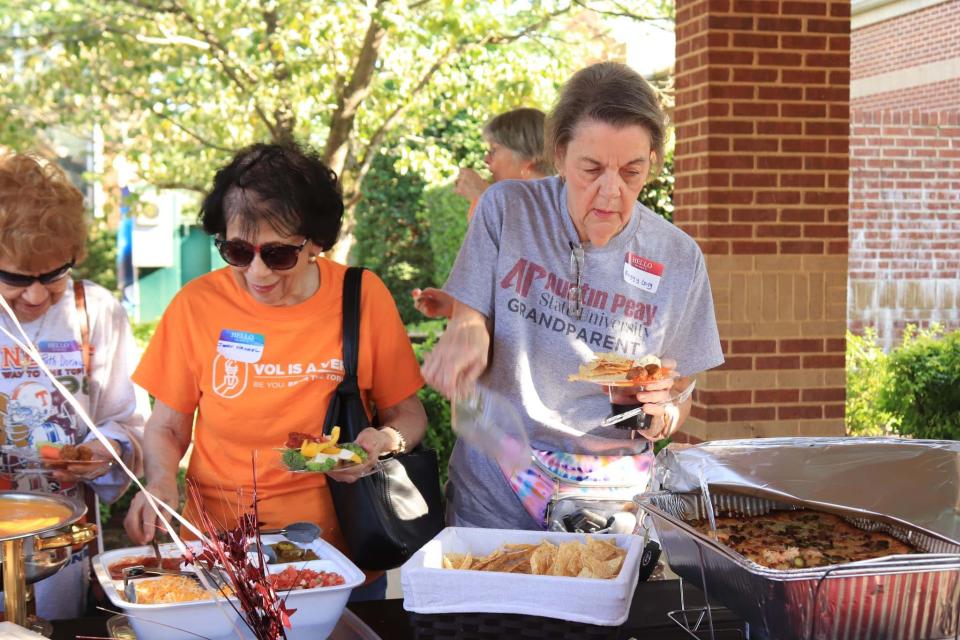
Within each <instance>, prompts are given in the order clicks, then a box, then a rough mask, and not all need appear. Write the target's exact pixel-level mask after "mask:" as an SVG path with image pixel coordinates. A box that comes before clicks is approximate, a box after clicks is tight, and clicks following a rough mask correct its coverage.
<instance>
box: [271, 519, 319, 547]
mask: <svg viewBox="0 0 960 640" xmlns="http://www.w3.org/2000/svg"><path fill="white" fill-rule="evenodd" d="M322 533H323V529H321V528H320V526H319V525H317V524H314V523H313V522H291V523H290V524H288V525H287V526H285V527H281V528H279V529H260V535H263V536H268V535H277V534H279V535H282V536H285V537H286V538H287V540H289V541H290V542H299V543H301V544H309V543H311V542H313V541H314V540H316V539H317V538H319V537H320V534H322Z"/></svg>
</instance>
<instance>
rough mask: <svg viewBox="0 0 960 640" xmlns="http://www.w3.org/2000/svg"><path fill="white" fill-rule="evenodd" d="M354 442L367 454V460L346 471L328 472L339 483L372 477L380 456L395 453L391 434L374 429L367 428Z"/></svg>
mask: <svg viewBox="0 0 960 640" xmlns="http://www.w3.org/2000/svg"><path fill="white" fill-rule="evenodd" d="M354 442H355V443H356V444H358V445H360V446H361V447H363V450H364V451H366V452H367V459H366V461H365V462H363V463H361V464H356V465H352V466H349V467H347V468H345V469H339V470H337V471H328V472H327V475H328V476H330V477H331V478H333V479H334V480H336V481H337V482H356V481H357V480H359V479H360V478H362V477H363V476H367V475H370V473H372V472H373V468H374V467H375V466H376V465H377V462H378V461H379V460H380V456H382V455H385V454H387V453H389V452H391V451H393V448H394V446H395V443H394V439H393V438H392V437H391V436H390V434H389V433H387V432H385V431H381V430H380V429H374V428H373V427H367V428H366V429H364V430H363V431H361V432H360V434H359V435H358V436H357V439H356V440H354Z"/></svg>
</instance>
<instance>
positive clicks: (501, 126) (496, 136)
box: [483, 108, 553, 176]
mask: <svg viewBox="0 0 960 640" xmlns="http://www.w3.org/2000/svg"><path fill="white" fill-rule="evenodd" d="M545 121H546V114H544V113H543V111H540V110H539V109H530V108H523V109H514V110H512V111H507V112H505V113H501V114H500V115H498V116H494V117H493V118H491V119H490V121H489V122H487V124H485V125H484V127H483V133H484V135H486V136H489V137H490V138H491V139H492V140H493V141H494V142H496V143H497V144H499V145H500V146H503V147H506V148H507V149H510V151H512V152H513V153H515V154H516V155H517V156H519V157H520V158H521V159H522V160H525V161H532V162H533V163H534V167H533V168H534V170H535V171H536V172H537V173H539V174H541V175H545V176H546V175H550V174H552V173H553V166H552V165H551V164H550V162H548V161H547V160H546V159H545V158H544V154H543V134H544V129H543V128H544V122H545Z"/></svg>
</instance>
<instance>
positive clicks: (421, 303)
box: [413, 288, 453, 318]
mask: <svg viewBox="0 0 960 640" xmlns="http://www.w3.org/2000/svg"><path fill="white" fill-rule="evenodd" d="M413 306H414V307H416V309H417V311H419V312H420V313H422V314H423V315H425V316H427V317H428V318H449V317H450V316H452V315H453V297H452V296H451V295H450V294H449V293H445V292H443V291H441V290H440V289H434V288H429V289H414V290H413Z"/></svg>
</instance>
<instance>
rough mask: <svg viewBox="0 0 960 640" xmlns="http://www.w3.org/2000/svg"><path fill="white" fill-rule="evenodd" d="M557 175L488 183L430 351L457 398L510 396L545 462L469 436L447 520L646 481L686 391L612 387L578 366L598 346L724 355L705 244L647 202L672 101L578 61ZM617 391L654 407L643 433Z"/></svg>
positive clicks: (543, 514) (695, 366) (552, 147)
mask: <svg viewBox="0 0 960 640" xmlns="http://www.w3.org/2000/svg"><path fill="white" fill-rule="evenodd" d="M546 128H547V131H546V141H547V143H546V151H547V152H548V153H551V154H553V156H554V158H555V164H556V168H557V171H558V174H559V177H556V178H545V179H542V180H530V181H524V182H512V181H511V182H505V183H501V184H497V185H493V186H492V187H491V188H490V189H488V190H487V191H486V192H485V193H484V195H483V196H482V197H481V199H480V202H479V204H478V206H477V211H476V214H475V216H474V218H473V220H472V222H471V225H470V229H469V231H468V233H467V238H466V240H465V241H464V245H463V247H462V248H461V250H460V254H459V256H458V257H457V261H456V264H455V265H454V268H453V270H452V272H451V274H450V278H449V279H448V281H447V283H446V285H445V287H444V290H445V291H446V292H447V293H449V294H450V295H451V296H452V297H453V298H454V300H455V303H454V310H453V315H452V318H451V320H450V323H449V324H448V326H447V329H446V331H445V332H444V334H443V336H441V338H440V340H439V341H438V343H437V346H436V347H435V348H434V350H433V352H432V353H431V354H429V356H428V357H427V359H426V362H425V363H424V366H423V373H424V377H425V378H426V380H427V382H428V383H429V384H431V385H432V386H434V387H435V388H437V389H438V390H439V391H441V392H442V393H443V394H444V395H446V396H447V397H448V398H454V397H457V396H458V395H462V394H463V393H464V391H465V390H469V389H471V388H472V387H473V386H474V384H476V385H478V386H479V387H480V388H481V389H483V390H486V391H490V392H495V393H496V394H497V395H499V396H501V397H503V398H504V399H505V400H506V401H507V402H509V403H510V404H511V405H512V406H513V407H514V408H515V409H516V411H517V413H518V414H519V415H520V417H521V421H522V422H523V428H524V430H525V432H526V435H527V437H528V439H529V441H530V444H531V446H532V448H533V457H534V459H533V464H531V466H530V468H528V469H521V470H519V471H517V470H516V469H512V468H502V467H500V465H498V463H497V461H496V460H492V459H490V458H487V457H486V456H484V455H483V454H482V453H480V452H479V451H478V450H476V449H474V448H472V447H470V446H468V445H467V444H465V443H464V442H462V441H459V442H458V443H457V446H456V448H455V450H454V454H453V456H452V458H451V463H450V483H449V485H448V494H449V495H448V498H449V509H448V511H449V513H450V517H449V519H450V521H451V522H452V523H454V524H460V525H469V526H484V527H504V526H506V527H513V528H525V529H533V528H543V527H546V526H547V524H548V522H547V519H548V516H549V515H550V514H551V512H552V513H553V516H554V518H553V519H554V520H555V519H556V513H557V506H558V500H559V499H560V498H561V497H563V496H564V495H568V494H573V493H576V494H578V495H579V496H581V497H583V496H584V495H587V496H590V497H596V498H613V499H615V500H616V499H620V498H621V497H630V496H632V495H634V494H635V493H636V492H638V491H641V490H643V488H645V486H646V484H647V481H648V480H649V476H650V471H651V466H652V459H653V455H652V450H651V446H650V444H651V442H652V441H655V440H659V439H662V438H666V437H668V436H670V435H671V434H673V433H674V432H675V431H676V430H677V429H678V428H680V426H681V425H682V424H683V421H684V420H685V419H686V417H687V416H688V414H689V412H690V400H689V399H686V400H685V401H683V402H682V403H680V404H679V405H678V404H676V403H672V404H671V403H670V402H669V400H670V398H671V396H672V393H671V387H673V386H674V384H675V382H676V380H675V379H674V378H667V379H664V380H659V381H657V382H653V383H650V384H647V385H646V386H645V388H643V389H637V388H634V389H626V390H615V392H614V393H612V394H611V396H610V397H608V395H607V392H606V390H604V389H603V388H601V387H599V386H598V385H595V384H591V383H588V382H570V381H568V380H567V377H568V375H569V374H573V373H576V372H577V370H578V368H579V366H580V365H581V364H583V363H585V362H589V361H590V360H592V359H593V358H594V357H595V355H594V354H596V353H600V352H614V353H617V354H619V355H620V356H624V357H627V358H630V359H633V360H640V359H641V358H643V357H645V356H651V355H652V356H657V357H659V358H663V359H666V360H672V361H673V363H674V364H675V370H676V372H677V373H678V374H679V375H681V376H684V377H689V376H692V375H694V374H696V373H699V372H701V371H704V370H706V369H709V368H712V367H715V366H718V365H719V364H721V363H722V362H723V355H722V353H721V349H720V341H719V336H718V332H717V326H716V319H715V316H714V312H713V302H712V298H711V294H710V284H709V280H708V278H707V274H706V268H705V265H704V259H703V255H702V253H701V252H700V249H699V247H698V246H697V244H696V242H695V241H694V240H693V239H692V238H690V237H689V236H687V235H686V234H685V233H683V232H682V231H680V230H679V229H678V228H676V227H674V226H673V225H672V224H670V223H669V222H667V221H665V220H664V219H663V218H661V217H660V216H657V215H656V214H654V213H652V212H651V211H649V210H648V209H646V208H645V207H643V206H642V205H640V204H639V203H638V202H637V197H638V195H639V193H640V190H641V189H642V188H643V186H644V184H645V183H646V181H647V179H648V177H649V176H650V175H651V170H652V168H653V167H655V166H656V165H657V164H658V163H659V162H661V161H662V159H663V145H664V141H665V138H666V115H665V114H664V112H663V110H662V109H661V107H660V104H659V100H658V99H657V96H656V93H655V92H654V91H653V89H652V88H651V87H650V86H649V85H648V84H647V83H646V82H645V81H644V80H643V78H641V77H640V76H639V75H638V74H637V73H635V72H634V71H632V70H631V69H629V68H628V67H626V66H624V65H620V64H615V63H600V64H596V65H593V66H591V67H587V68H585V69H582V70H581V71H579V72H577V73H576V74H575V75H574V76H573V77H572V78H571V79H570V80H569V81H568V82H567V83H566V84H565V85H564V87H563V89H562V92H561V95H560V97H559V99H558V101H557V103H556V105H555V107H554V109H553V111H552V113H551V114H550V116H549V118H548V119H547V127H546ZM611 400H612V401H613V402H615V403H617V404H634V405H642V407H643V412H644V413H646V414H649V415H651V416H653V419H652V424H650V426H649V428H647V429H645V430H643V431H640V432H639V433H640V435H642V436H643V437H642V438H632V437H631V436H630V432H629V431H628V430H623V429H617V428H616V427H615V426H606V425H604V424H602V422H603V420H604V418H606V417H607V415H608V414H609V413H610V402H611Z"/></svg>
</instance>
